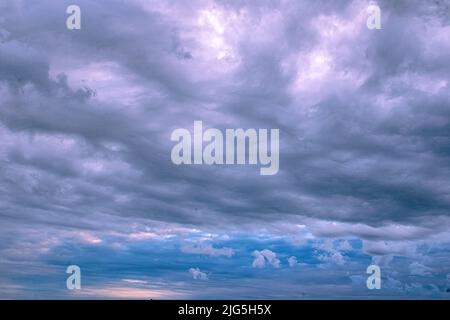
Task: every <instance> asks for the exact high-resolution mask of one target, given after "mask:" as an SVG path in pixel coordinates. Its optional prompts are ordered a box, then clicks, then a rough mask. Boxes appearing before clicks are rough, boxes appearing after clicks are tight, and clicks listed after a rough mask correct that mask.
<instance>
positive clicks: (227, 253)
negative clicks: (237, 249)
mask: <svg viewBox="0 0 450 320" xmlns="http://www.w3.org/2000/svg"><path fill="white" fill-rule="evenodd" d="M181 252H183V253H190V254H202V255H209V256H213V257H220V256H224V257H231V256H233V255H234V250H233V249H232V248H227V247H223V248H214V247H213V245H212V244H196V245H188V244H185V245H183V246H181Z"/></svg>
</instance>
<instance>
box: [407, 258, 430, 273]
mask: <svg viewBox="0 0 450 320" xmlns="http://www.w3.org/2000/svg"><path fill="white" fill-rule="evenodd" d="M430 271H431V269H430V268H429V267H427V266H424V265H423V264H421V263H419V262H417V261H416V262H413V263H411V264H410V265H409V273H410V274H411V275H412V276H427V275H430V274H431V273H430Z"/></svg>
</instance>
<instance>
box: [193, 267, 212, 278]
mask: <svg viewBox="0 0 450 320" xmlns="http://www.w3.org/2000/svg"><path fill="white" fill-rule="evenodd" d="M189 273H190V274H191V275H192V278H194V279H195V280H208V275H207V274H206V273H205V272H202V271H201V270H200V269H199V268H190V269H189Z"/></svg>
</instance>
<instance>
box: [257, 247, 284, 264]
mask: <svg viewBox="0 0 450 320" xmlns="http://www.w3.org/2000/svg"><path fill="white" fill-rule="evenodd" d="M252 254H253V256H254V257H255V260H253V263H252V267H253V268H264V267H265V265H266V261H267V262H268V263H269V264H271V265H272V266H273V267H274V268H279V267H280V259H278V258H277V254H276V253H275V252H273V251H271V250H269V249H264V250H262V251H258V250H255V251H253V253H252Z"/></svg>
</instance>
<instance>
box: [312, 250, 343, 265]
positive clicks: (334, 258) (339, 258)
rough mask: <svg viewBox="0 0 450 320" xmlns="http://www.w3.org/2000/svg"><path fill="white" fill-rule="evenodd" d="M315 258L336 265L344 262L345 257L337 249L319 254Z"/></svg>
mask: <svg viewBox="0 0 450 320" xmlns="http://www.w3.org/2000/svg"><path fill="white" fill-rule="evenodd" d="M317 258H318V259H319V260H320V261H322V262H324V263H334V264H337V265H343V264H344V263H345V258H344V256H343V255H342V253H340V252H339V251H334V252H326V253H324V254H319V255H318V256H317Z"/></svg>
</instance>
